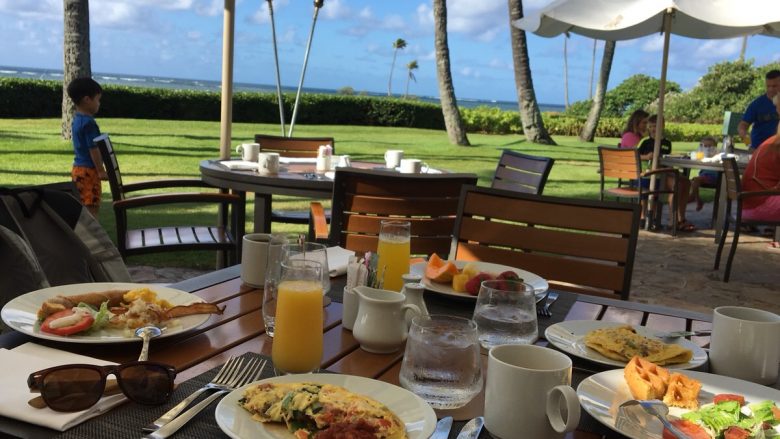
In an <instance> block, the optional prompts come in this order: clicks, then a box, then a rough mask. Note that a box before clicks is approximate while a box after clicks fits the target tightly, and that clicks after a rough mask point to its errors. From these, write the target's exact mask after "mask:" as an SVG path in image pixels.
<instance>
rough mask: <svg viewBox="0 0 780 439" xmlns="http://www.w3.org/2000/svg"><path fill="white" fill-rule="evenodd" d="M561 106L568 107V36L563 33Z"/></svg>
mask: <svg viewBox="0 0 780 439" xmlns="http://www.w3.org/2000/svg"><path fill="white" fill-rule="evenodd" d="M563 107H564V108H565V109H567V110H568V109H569V36H568V35H566V34H563Z"/></svg>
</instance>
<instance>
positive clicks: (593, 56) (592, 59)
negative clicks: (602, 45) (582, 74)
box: [588, 39, 598, 99]
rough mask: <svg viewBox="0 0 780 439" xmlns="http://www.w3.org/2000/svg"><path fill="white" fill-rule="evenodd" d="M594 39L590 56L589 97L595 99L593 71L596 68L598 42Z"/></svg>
mask: <svg viewBox="0 0 780 439" xmlns="http://www.w3.org/2000/svg"><path fill="white" fill-rule="evenodd" d="M597 42H598V40H595V39H594V40H593V53H592V54H591V56H590V79H588V99H593V72H594V71H595V70H596V43H597Z"/></svg>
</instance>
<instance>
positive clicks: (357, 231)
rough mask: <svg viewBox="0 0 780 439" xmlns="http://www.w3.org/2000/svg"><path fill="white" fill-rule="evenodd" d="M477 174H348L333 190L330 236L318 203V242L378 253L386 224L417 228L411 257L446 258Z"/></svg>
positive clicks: (315, 210)
mask: <svg viewBox="0 0 780 439" xmlns="http://www.w3.org/2000/svg"><path fill="white" fill-rule="evenodd" d="M476 182H477V176H476V175H474V174H400V173H397V172H389V171H375V170H359V169H342V168H339V169H338V170H337V171H336V177H335V181H334V186H333V203H332V206H333V217H332V220H331V224H330V232H329V233H328V230H327V225H326V224H325V221H324V218H323V216H322V212H321V211H322V206H321V205H320V204H319V203H312V215H313V217H314V218H313V225H314V231H315V238H316V239H317V240H327V242H328V243H329V244H330V245H340V246H341V247H344V248H346V249H349V250H353V251H357V252H366V251H372V252H374V251H376V249H377V245H378V242H379V226H380V222H381V221H382V220H385V219H403V220H405V221H409V222H411V235H412V241H411V253H412V254H413V255H426V256H427V255H430V254H431V253H437V254H439V255H440V256H442V257H445V256H446V255H447V253H448V252H449V249H450V241H451V239H452V230H453V226H454V224H455V214H456V213H457V210H458V198H459V196H460V189H461V186H463V185H473V184H476Z"/></svg>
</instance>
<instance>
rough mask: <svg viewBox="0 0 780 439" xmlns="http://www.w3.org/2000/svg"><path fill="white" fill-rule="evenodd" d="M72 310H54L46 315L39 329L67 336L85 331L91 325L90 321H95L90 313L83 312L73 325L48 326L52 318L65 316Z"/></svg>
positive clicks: (70, 313) (71, 312)
mask: <svg viewBox="0 0 780 439" xmlns="http://www.w3.org/2000/svg"><path fill="white" fill-rule="evenodd" d="M74 312H75V311H73V309H66V310H63V311H60V312H56V313H54V314H52V315H50V316H49V317H46V320H44V321H43V323H42V324H41V331H42V332H48V333H49V334H55V335H62V336H68V335H72V334H76V333H79V332H82V331H86V330H87V329H89V328H90V327H91V326H92V323H93V322H94V321H95V319H94V318H93V317H92V315H91V314H88V313H85V314H84V315H83V317H82V318H81V320H79V321H78V322H76V323H75V324H73V325H70V326H63V327H61V328H52V327H50V326H49V325H50V324H51V322H53V321H54V320H57V319H59V318H62V317H67V316H69V315H73V313H74Z"/></svg>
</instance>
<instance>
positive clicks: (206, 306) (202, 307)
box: [163, 303, 225, 320]
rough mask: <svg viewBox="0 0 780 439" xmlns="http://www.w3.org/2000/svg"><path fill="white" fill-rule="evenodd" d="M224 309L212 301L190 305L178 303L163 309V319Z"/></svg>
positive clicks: (212, 312)
mask: <svg viewBox="0 0 780 439" xmlns="http://www.w3.org/2000/svg"><path fill="white" fill-rule="evenodd" d="M224 310H225V307H224V306H223V307H222V308H220V307H218V306H217V305H215V304H213V303H192V304H190V305H178V306H174V307H173V308H170V309H168V310H167V311H165V313H164V315H163V320H169V319H173V318H176V317H184V316H191V315H193V314H222V312H223V311H224Z"/></svg>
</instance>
